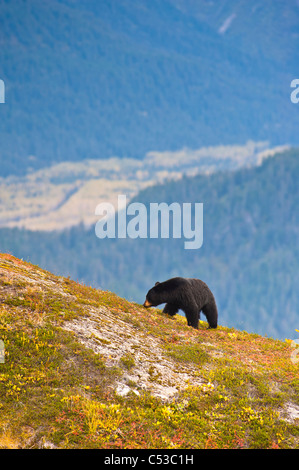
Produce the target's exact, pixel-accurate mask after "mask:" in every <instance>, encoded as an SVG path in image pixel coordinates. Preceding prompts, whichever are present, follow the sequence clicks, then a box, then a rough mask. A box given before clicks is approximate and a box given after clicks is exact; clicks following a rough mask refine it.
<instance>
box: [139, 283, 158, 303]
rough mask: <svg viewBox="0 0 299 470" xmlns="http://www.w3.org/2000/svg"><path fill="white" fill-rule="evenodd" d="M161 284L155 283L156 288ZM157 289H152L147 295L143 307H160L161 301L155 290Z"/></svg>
mask: <svg viewBox="0 0 299 470" xmlns="http://www.w3.org/2000/svg"><path fill="white" fill-rule="evenodd" d="M158 284H160V283H159V282H156V283H155V287H156V286H157V285H158ZM155 287H153V288H152V289H150V290H149V291H148V293H147V294H146V297H145V301H144V304H143V306H144V307H146V308H149V307H156V306H157V305H159V303H160V302H159V301H158V298H157V293H156V290H155Z"/></svg>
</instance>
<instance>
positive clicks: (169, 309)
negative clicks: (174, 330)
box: [163, 304, 179, 316]
mask: <svg viewBox="0 0 299 470" xmlns="http://www.w3.org/2000/svg"><path fill="white" fill-rule="evenodd" d="M178 311H179V309H178V307H177V306H176V305H174V304H166V305H165V307H164V309H163V313H167V314H168V315H171V316H173V315H175V314H176V313H178Z"/></svg>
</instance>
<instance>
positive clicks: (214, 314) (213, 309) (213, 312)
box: [202, 301, 218, 328]
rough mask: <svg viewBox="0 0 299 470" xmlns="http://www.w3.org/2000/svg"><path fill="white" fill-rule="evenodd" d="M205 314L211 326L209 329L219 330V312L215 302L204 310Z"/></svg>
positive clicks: (210, 303)
mask: <svg viewBox="0 0 299 470" xmlns="http://www.w3.org/2000/svg"><path fill="white" fill-rule="evenodd" d="M202 312H203V314H204V315H205V316H206V319H207V321H208V324H209V328H217V323H218V311H217V306H216V302H215V301H211V302H209V303H208V304H206V305H205V306H204V307H203V308H202Z"/></svg>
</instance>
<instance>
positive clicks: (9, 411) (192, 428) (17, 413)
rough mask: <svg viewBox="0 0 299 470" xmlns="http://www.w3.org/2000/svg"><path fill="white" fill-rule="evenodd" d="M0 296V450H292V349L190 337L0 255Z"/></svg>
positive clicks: (296, 437)
mask: <svg viewBox="0 0 299 470" xmlns="http://www.w3.org/2000/svg"><path fill="white" fill-rule="evenodd" d="M0 286H1V287H0V289H1V290H0V339H1V340H2V341H3V342H4V345H5V362H4V363H0V397H1V399H0V400H1V401H0V407H1V414H0V447H2V448H7V447H27V448H28V447H30V448H32V447H33V448H34V447H42V448H53V447H60V448H65V447H68V448H81V447H87V448H91V447H98V448H224V447H229V448H240V447H242V448H269V447H275V448H277V447H278V448H288V447H296V446H298V444H299V428H298V423H299V421H298V418H299V401H298V396H299V393H298V392H299V381H298V372H299V369H298V367H299V366H298V362H297V360H296V355H295V354H294V353H296V350H295V349H294V348H293V347H292V344H289V343H287V342H285V343H283V342H280V341H277V340H271V339H267V338H263V337H261V336H257V335H250V334H248V333H246V332H244V331H243V332H241V331H237V330H234V329H228V328H223V327H219V329H217V330H214V331H213V330H207V329H206V324H204V323H201V325H200V329H199V330H198V331H196V330H194V329H192V328H189V327H188V326H187V325H186V322H185V320H184V319H182V318H181V317H179V316H177V317H175V318H169V317H168V316H165V315H163V314H162V313H161V311H159V310H153V309H151V310H150V311H146V310H145V309H144V308H143V307H142V306H140V305H138V304H132V303H129V302H127V301H125V300H124V299H121V298H119V297H117V296H116V295H115V294H113V293H111V292H107V291H100V290H95V289H92V288H90V287H86V286H84V285H81V284H78V283H76V282H74V281H71V280H70V279H66V278H61V277H56V276H54V275H53V274H51V273H49V272H46V271H44V270H42V269H40V268H39V267H37V266H33V265H31V264H28V263H25V262H23V261H21V260H19V259H17V258H14V257H12V256H9V255H5V254H2V255H1V256H0ZM220 323H221V319H220Z"/></svg>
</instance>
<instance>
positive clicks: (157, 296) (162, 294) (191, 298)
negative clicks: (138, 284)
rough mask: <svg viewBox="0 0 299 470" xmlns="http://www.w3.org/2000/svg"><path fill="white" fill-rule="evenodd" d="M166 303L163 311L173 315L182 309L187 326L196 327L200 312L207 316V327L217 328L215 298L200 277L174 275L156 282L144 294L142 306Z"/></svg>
mask: <svg viewBox="0 0 299 470" xmlns="http://www.w3.org/2000/svg"><path fill="white" fill-rule="evenodd" d="M164 303H166V305H165V307H164V310H163V312H164V313H168V314H169V315H175V314H176V313H177V312H178V311H179V309H181V310H183V311H184V312H185V314H186V317H187V322H188V325H189V326H193V328H198V321H199V318H200V312H201V311H202V312H203V313H204V315H205V316H206V318H207V321H208V323H209V328H217V321H218V312H217V306H216V302H215V298H214V296H213V294H212V292H211V291H210V289H209V288H208V286H207V285H206V283H205V282H203V281H201V280H200V279H187V278H183V277H174V278H172V279H168V281H164V282H156V284H155V286H154V287H152V289H150V290H149V291H148V293H147V294H146V299H145V302H144V304H143V306H144V307H147V308H148V307H156V306H157V305H160V304H164Z"/></svg>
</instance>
